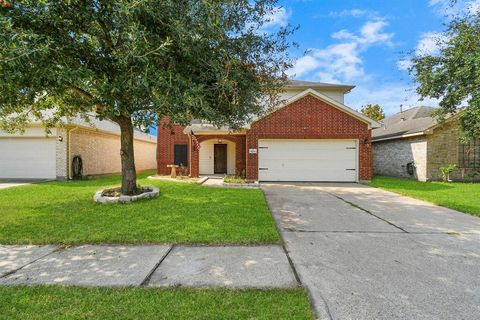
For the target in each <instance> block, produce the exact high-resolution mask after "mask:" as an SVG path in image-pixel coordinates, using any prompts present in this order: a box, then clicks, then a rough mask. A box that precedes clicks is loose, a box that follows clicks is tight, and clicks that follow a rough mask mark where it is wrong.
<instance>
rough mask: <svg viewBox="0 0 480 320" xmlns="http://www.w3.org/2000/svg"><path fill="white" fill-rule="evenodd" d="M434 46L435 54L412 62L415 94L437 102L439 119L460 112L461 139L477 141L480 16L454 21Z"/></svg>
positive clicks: (479, 127) (479, 131) (479, 130)
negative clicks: (462, 133)
mask: <svg viewBox="0 0 480 320" xmlns="http://www.w3.org/2000/svg"><path fill="white" fill-rule="evenodd" d="M436 42H437V46H438V48H439V51H438V53H434V54H423V53H420V54H419V55H417V56H416V57H414V58H413V59H412V62H413V66H412V67H411V69H410V72H411V73H412V74H413V75H414V77H415V80H416V81H417V83H418V88H417V92H418V93H419V94H420V96H421V97H423V98H426V97H429V98H435V99H439V101H440V109H439V112H438V116H439V117H440V119H443V118H445V117H446V116H448V115H453V114H457V113H458V112H459V111H460V110H463V111H462V112H461V113H460V114H459V120H460V123H461V124H462V127H463V129H464V133H465V138H466V139H467V140H471V139H476V138H480V12H476V13H473V12H469V13H466V14H463V15H459V16H456V17H454V18H453V19H452V20H451V21H450V22H449V23H448V28H447V30H446V31H445V32H444V33H443V34H442V35H441V36H439V37H438V38H437V40H436Z"/></svg>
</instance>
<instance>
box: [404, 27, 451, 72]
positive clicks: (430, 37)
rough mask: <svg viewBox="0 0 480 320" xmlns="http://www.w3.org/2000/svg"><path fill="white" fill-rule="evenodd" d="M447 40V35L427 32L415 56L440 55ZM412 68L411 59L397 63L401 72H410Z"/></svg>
mask: <svg viewBox="0 0 480 320" xmlns="http://www.w3.org/2000/svg"><path fill="white" fill-rule="evenodd" d="M445 40H446V38H445V35H444V34H442V33H440V32H425V33H422V34H421V35H420V39H419V40H418V42H417V46H416V47H415V51H414V55H415V56H423V55H437V54H439V53H440V49H441V47H442V43H443V42H444V41H445ZM411 66H412V62H411V60H410V58H406V59H402V60H400V61H398V62H397V67H398V69H399V70H405V71H406V70H408V69H409V67H411Z"/></svg>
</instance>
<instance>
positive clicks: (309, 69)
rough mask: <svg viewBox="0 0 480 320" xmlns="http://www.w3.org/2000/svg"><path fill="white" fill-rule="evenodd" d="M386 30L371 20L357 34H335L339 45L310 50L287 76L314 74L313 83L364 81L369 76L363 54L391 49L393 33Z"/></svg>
mask: <svg viewBox="0 0 480 320" xmlns="http://www.w3.org/2000/svg"><path fill="white" fill-rule="evenodd" d="M387 26H388V23H387V22H386V21H385V20H370V21H367V22H366V23H365V24H364V25H363V26H362V27H361V28H360V30H359V31H358V32H357V33H352V32H350V31H348V30H346V29H343V30H340V31H337V32H335V33H333V34H332V35H331V37H332V38H333V39H336V40H339V43H336V44H332V45H329V46H328V47H326V48H321V49H319V48H314V49H311V50H310V53H309V55H307V56H305V57H303V58H302V59H299V60H298V61H297V63H296V64H295V66H294V68H293V69H292V70H291V72H290V73H289V74H290V75H291V76H292V75H295V76H297V77H299V76H302V75H305V74H309V73H313V74H314V75H313V79H312V80H320V81H325V82H351V81H353V80H359V79H361V80H366V79H368V78H369V76H368V75H366V73H365V70H364V68H363V59H362V53H363V52H364V51H366V50H367V49H369V48H370V47H371V46H373V45H375V44H385V45H389V46H390V45H392V42H391V39H392V38H393V33H386V32H384V31H383V30H384V29H385V28H386V27H387Z"/></svg>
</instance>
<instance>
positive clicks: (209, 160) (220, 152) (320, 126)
mask: <svg viewBox="0 0 480 320" xmlns="http://www.w3.org/2000/svg"><path fill="white" fill-rule="evenodd" d="M353 88H354V87H353V86H348V85H334V84H326V83H317V82H305V81H290V82H289V84H288V86H287V87H286V88H285V92H284V93H283V94H282V96H281V98H282V100H283V102H282V104H281V105H280V106H278V108H276V109H275V110H274V111H273V112H271V113H269V114H267V115H266V116H264V117H262V118H260V119H257V120H255V121H253V122H252V123H250V124H249V125H248V126H245V128H243V129H242V130H239V131H235V132H234V131H231V130H230V129H229V128H225V127H223V128H217V127H214V126H212V125H210V124H206V123H201V122H198V121H197V122H192V124H191V125H189V126H187V127H182V126H179V125H173V128H168V127H167V126H165V124H168V119H164V120H163V122H162V123H161V124H160V125H159V128H158V150H157V161H158V166H157V170H158V173H159V174H168V173H169V172H170V169H169V168H168V167H167V166H168V165H171V164H183V165H184V166H186V170H187V171H188V172H189V174H190V176H192V177H198V176H199V175H213V174H221V175H224V174H230V175H239V176H245V177H246V178H247V179H248V180H251V181H258V180H259V181H337V182H356V181H364V180H370V179H371V177H372V152H371V129H372V128H376V127H379V124H378V123H376V122H375V121H373V120H371V119H369V118H367V117H366V116H364V115H362V114H360V113H359V112H357V111H355V110H353V109H350V108H349V107H347V106H345V105H344V104H343V102H344V95H345V94H346V93H348V92H350V90H352V89H353ZM172 132H173V134H172ZM195 141H197V142H198V143H199V147H200V148H197V143H196V142H195Z"/></svg>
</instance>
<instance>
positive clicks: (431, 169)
mask: <svg viewBox="0 0 480 320" xmlns="http://www.w3.org/2000/svg"><path fill="white" fill-rule="evenodd" d="M434 111H435V108H431V107H416V108H412V109H409V110H406V111H404V112H400V113H397V114H395V115H393V116H391V117H387V118H385V119H384V120H383V121H382V127H381V128H378V129H375V130H373V134H372V135H373V159H374V161H373V163H374V164H373V167H374V173H375V174H376V175H386V176H395V177H404V178H412V179H417V180H419V181H429V180H441V178H442V176H441V173H440V168H441V167H443V166H446V165H449V164H456V165H457V167H458V170H457V171H456V172H454V173H452V174H451V175H450V176H451V178H452V179H455V180H468V179H471V178H474V176H475V173H476V172H479V171H480V141H478V140H477V141H476V142H474V143H472V144H470V145H465V144H463V143H462V142H461V141H460V134H461V128H460V124H459V122H458V120H457V117H450V118H449V119H447V120H445V121H444V122H443V123H441V124H439V123H438V122H437V120H436V118H435V117H434V116H433V113H434Z"/></svg>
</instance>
